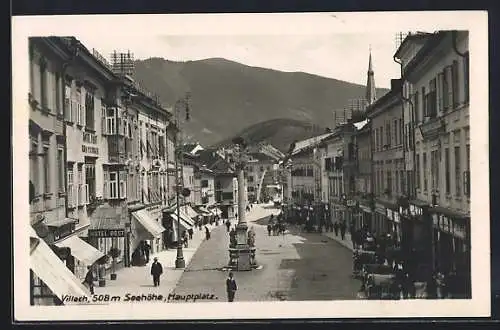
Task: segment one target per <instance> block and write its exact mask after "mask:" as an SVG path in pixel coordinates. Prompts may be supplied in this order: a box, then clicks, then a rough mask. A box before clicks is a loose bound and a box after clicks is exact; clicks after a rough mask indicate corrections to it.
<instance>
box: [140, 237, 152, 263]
mask: <svg viewBox="0 0 500 330" xmlns="http://www.w3.org/2000/svg"><path fill="white" fill-rule="evenodd" d="M142 248H143V251H144V255H145V256H146V263H149V253H150V252H151V246H150V245H149V244H148V242H146V241H144V245H143V247H142Z"/></svg>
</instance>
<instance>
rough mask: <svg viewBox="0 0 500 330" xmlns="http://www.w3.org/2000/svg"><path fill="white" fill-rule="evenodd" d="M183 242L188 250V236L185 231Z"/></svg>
mask: <svg viewBox="0 0 500 330" xmlns="http://www.w3.org/2000/svg"><path fill="white" fill-rule="evenodd" d="M182 242H183V243H184V247H185V248H187V247H188V234H187V232H186V231H185V230H184V232H183V233H182Z"/></svg>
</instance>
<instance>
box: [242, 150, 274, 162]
mask: <svg viewBox="0 0 500 330" xmlns="http://www.w3.org/2000/svg"><path fill="white" fill-rule="evenodd" d="M248 155H249V156H250V157H252V158H253V159H256V160H258V161H261V162H275V161H276V159H275V158H273V157H271V156H269V155H266V154H265V153H263V152H250V153H248Z"/></svg>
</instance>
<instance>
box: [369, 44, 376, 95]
mask: <svg viewBox="0 0 500 330" xmlns="http://www.w3.org/2000/svg"><path fill="white" fill-rule="evenodd" d="M376 98H377V92H376V91H375V78H374V76H373V66H372V47H371V45H370V55H369V58H368V77H367V80H366V102H367V105H370V104H372V103H373V102H374V101H375V99H376Z"/></svg>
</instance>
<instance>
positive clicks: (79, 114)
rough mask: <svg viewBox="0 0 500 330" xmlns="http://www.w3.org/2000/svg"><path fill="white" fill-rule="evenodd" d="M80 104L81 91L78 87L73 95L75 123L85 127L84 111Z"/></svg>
mask: <svg viewBox="0 0 500 330" xmlns="http://www.w3.org/2000/svg"><path fill="white" fill-rule="evenodd" d="M82 103H83V102H82V90H81V87H79V86H78V87H77V88H76V93H75V106H76V123H77V125H80V126H85V111H84V110H85V109H84V108H83V104H82Z"/></svg>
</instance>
